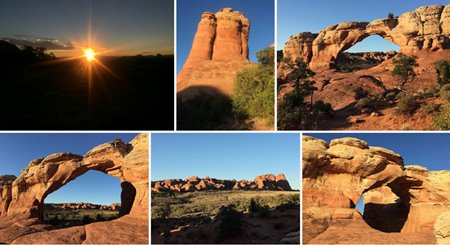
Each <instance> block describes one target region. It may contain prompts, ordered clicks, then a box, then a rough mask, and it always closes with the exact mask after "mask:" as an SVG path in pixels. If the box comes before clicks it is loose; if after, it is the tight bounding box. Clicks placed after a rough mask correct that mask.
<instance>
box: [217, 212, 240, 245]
mask: <svg viewBox="0 0 450 245" xmlns="http://www.w3.org/2000/svg"><path fill="white" fill-rule="evenodd" d="M217 217H218V219H219V222H220V223H219V227H218V233H217V236H216V240H217V242H220V241H223V240H224V239H226V238H231V237H237V236H239V235H241V234H242V232H243V230H242V213H241V212H238V211H236V209H235V207H234V206H233V205H229V206H226V207H222V208H221V209H220V212H219V214H218V215H217Z"/></svg>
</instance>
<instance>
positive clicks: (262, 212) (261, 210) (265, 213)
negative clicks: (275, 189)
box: [256, 205, 270, 218]
mask: <svg viewBox="0 0 450 245" xmlns="http://www.w3.org/2000/svg"><path fill="white" fill-rule="evenodd" d="M256 213H257V214H258V217H260V218H270V209H269V207H268V206H265V205H264V206H259V207H258V211H257V212H256Z"/></svg>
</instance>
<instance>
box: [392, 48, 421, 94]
mask: <svg viewBox="0 0 450 245" xmlns="http://www.w3.org/2000/svg"><path fill="white" fill-rule="evenodd" d="M392 63H393V64H394V69H393V70H392V75H393V76H395V77H398V78H399V79H400V83H399V88H400V90H403V87H404V86H405V84H406V83H407V82H411V81H413V80H414V78H416V76H417V74H416V72H415V71H414V68H415V67H417V66H419V64H417V57H415V56H407V55H404V54H402V53H400V54H398V57H397V58H394V59H393V60H392Z"/></svg>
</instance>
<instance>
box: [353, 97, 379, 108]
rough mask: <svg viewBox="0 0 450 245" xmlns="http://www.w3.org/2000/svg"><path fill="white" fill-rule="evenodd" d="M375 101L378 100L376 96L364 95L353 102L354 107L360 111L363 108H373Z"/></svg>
mask: <svg viewBox="0 0 450 245" xmlns="http://www.w3.org/2000/svg"><path fill="white" fill-rule="evenodd" d="M377 101H378V97H377V96H369V97H365V98H362V99H360V100H358V101H357V102H356V104H355V107H356V109H358V110H361V111H362V110H364V109H369V110H374V109H375V107H376V103H377Z"/></svg>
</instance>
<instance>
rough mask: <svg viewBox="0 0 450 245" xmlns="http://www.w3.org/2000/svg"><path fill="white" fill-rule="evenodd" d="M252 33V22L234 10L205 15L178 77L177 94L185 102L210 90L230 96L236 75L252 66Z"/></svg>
mask: <svg viewBox="0 0 450 245" xmlns="http://www.w3.org/2000/svg"><path fill="white" fill-rule="evenodd" d="M249 32H250V21H249V20H248V19H247V18H246V17H245V15H244V14H243V13H241V12H239V11H234V10H233V9H232V8H223V9H221V10H219V11H218V12H217V13H215V14H213V13H210V12H205V13H203V14H202V17H201V20H200V22H199V24H198V27H197V32H196V33H195V36H194V41H193V43H192V48H191V51H190V53H189V56H188V58H187V60H186V62H185V64H184V66H183V68H182V69H181V71H180V73H179V74H178V77H177V92H178V93H179V94H180V95H181V96H182V97H183V98H185V97H186V96H187V97H189V96H191V95H195V94H198V93H200V92H205V93H212V91H211V90H217V91H214V92H219V93H223V94H225V95H231V94H232V92H233V81H234V78H235V77H236V74H237V73H238V72H239V71H241V70H243V69H244V68H246V67H248V66H251V65H252V63H251V62H250V61H249V60H248V52H249V46H248V38H249ZM188 88H195V89H188Z"/></svg>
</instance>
